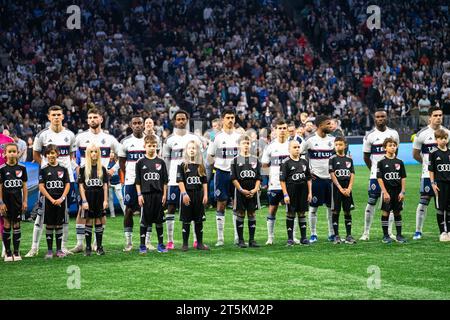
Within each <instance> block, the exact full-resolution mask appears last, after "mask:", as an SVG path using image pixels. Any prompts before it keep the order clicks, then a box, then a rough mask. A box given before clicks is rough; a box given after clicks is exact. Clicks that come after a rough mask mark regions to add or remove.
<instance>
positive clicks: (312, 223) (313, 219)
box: [309, 206, 318, 236]
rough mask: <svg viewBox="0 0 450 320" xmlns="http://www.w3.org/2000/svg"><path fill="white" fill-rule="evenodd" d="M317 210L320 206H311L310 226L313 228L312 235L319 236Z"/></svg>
mask: <svg viewBox="0 0 450 320" xmlns="http://www.w3.org/2000/svg"><path fill="white" fill-rule="evenodd" d="M317 210H318V208H314V207H311V206H310V207H309V228H310V229H311V235H315V236H317V228H316V225H317Z"/></svg>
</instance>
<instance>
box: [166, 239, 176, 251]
mask: <svg viewBox="0 0 450 320" xmlns="http://www.w3.org/2000/svg"><path fill="white" fill-rule="evenodd" d="M166 249H167V250H173V249H175V246H174V245H173V241H170V242H167V246H166Z"/></svg>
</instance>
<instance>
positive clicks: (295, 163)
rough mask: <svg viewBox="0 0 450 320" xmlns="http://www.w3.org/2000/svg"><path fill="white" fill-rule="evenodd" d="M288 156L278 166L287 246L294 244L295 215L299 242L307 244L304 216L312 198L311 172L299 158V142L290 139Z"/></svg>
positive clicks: (304, 161) (306, 163)
mask: <svg viewBox="0 0 450 320" xmlns="http://www.w3.org/2000/svg"><path fill="white" fill-rule="evenodd" d="M289 151H290V154H291V155H290V157H289V158H287V159H285V160H284V161H283V163H282V164H281V168H280V184H281V189H282V190H283V195H284V202H285V203H286V229H287V234H288V241H287V245H288V246H290V247H291V246H293V245H294V223H295V215H296V214H297V216H298V224H299V227H300V234H301V239H300V243H301V244H305V245H308V244H309V240H308V239H307V238H306V216H305V212H306V211H307V210H308V203H310V202H311V199H312V190H311V189H312V186H311V185H312V184H311V173H310V171H309V164H308V161H306V160H305V159H300V143H299V142H298V141H297V140H292V141H291V142H290V143H289Z"/></svg>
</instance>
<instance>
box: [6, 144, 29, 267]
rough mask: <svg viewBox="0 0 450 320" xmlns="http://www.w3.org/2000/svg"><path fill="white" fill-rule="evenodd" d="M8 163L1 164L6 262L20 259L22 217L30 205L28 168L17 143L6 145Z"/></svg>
mask: <svg viewBox="0 0 450 320" xmlns="http://www.w3.org/2000/svg"><path fill="white" fill-rule="evenodd" d="M5 155H6V160H7V161H6V163H5V164H3V165H1V166H0V216H2V217H3V216H4V219H5V226H4V229H3V235H2V239H3V245H4V247H5V251H6V252H5V262H11V261H20V260H22V258H21V257H20V251H19V246H20V237H21V231H20V218H21V215H22V212H23V211H25V210H26V209H27V207H28V205H27V200H28V190H27V180H28V177H27V170H26V168H25V167H24V166H22V165H20V164H19V163H18V161H19V149H18V147H17V145H16V144H7V145H6V147H5ZM11 225H12V226H13V247H14V256H13V254H12V252H11Z"/></svg>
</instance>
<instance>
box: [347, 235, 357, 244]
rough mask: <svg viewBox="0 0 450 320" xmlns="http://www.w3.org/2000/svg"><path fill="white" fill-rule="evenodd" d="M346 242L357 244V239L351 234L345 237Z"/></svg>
mask: <svg viewBox="0 0 450 320" xmlns="http://www.w3.org/2000/svg"><path fill="white" fill-rule="evenodd" d="M345 243H346V244H356V241H355V239H354V238H353V237H352V236H351V235H350V236H347V237H346V238H345Z"/></svg>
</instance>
